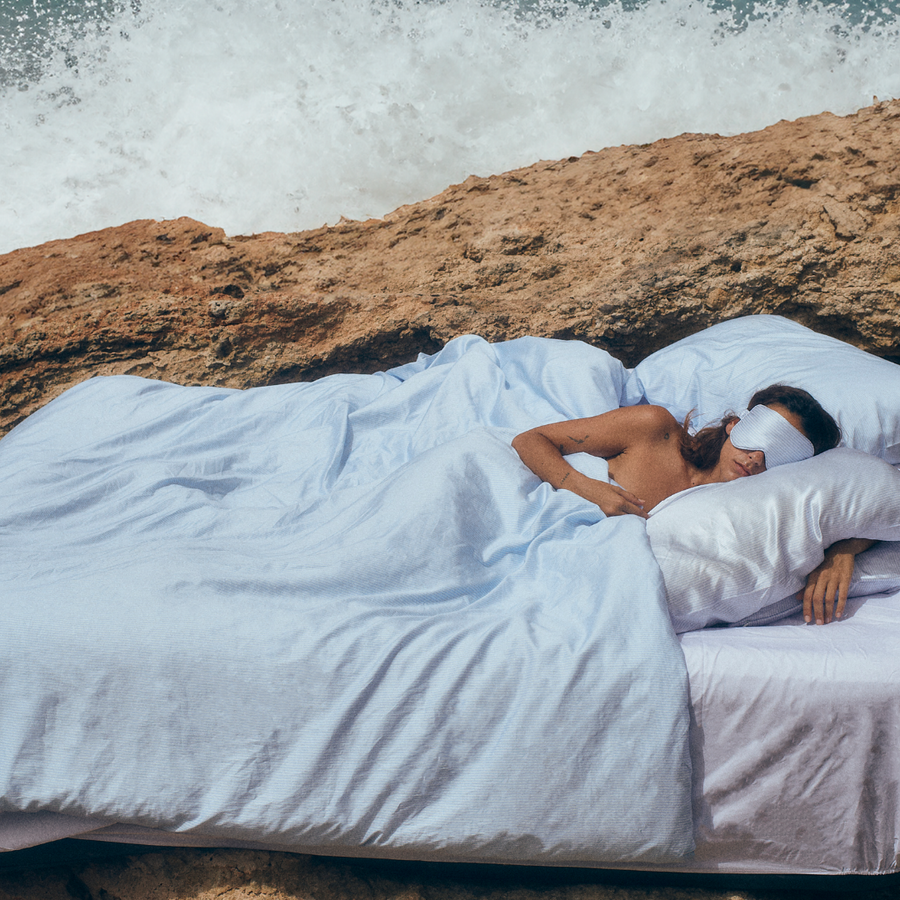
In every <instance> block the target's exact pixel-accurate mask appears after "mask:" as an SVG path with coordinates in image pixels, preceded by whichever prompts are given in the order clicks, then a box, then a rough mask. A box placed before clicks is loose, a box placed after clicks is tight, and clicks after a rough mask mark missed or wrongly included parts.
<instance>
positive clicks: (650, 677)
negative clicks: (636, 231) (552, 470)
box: [0, 337, 692, 864]
mask: <svg viewBox="0 0 900 900" xmlns="http://www.w3.org/2000/svg"><path fill="white" fill-rule="evenodd" d="M624 375H625V372H624V370H623V369H622V367H621V366H620V365H619V364H618V363H617V362H615V361H614V360H612V359H611V358H610V357H609V356H607V355H606V354H605V353H603V352H602V351H600V350H597V349H593V348H590V347H588V346H586V345H583V344H579V343H576V342H561V341H550V340H542V339H537V338H524V339H520V340H517V341H511V342H508V343H505V344H497V345H489V344H487V343H485V342H484V341H482V340H480V339H478V338H474V337H469V338H461V339H458V340H456V341H453V342H452V343H451V344H449V345H448V346H447V347H446V348H445V349H444V350H443V351H441V352H440V353H439V354H437V355H435V356H433V357H423V358H420V360H419V361H418V362H416V363H412V364H410V365H408V366H403V367H400V368H399V369H394V370H392V371H391V372H388V373H384V374H378V375H346V376H332V377H329V378H325V379H322V380H320V381H318V382H315V383H312V384H292V385H284V386H277V387H268V388H257V389H254V390H248V391H235V390H228V389H222V388H204V387H194V388H191V387H178V386H175V385H169V384H164V383H159V382H153V381H145V380H142V379H138V378H131V377H126V376H122V377H115V378H95V379H92V380H90V381H87V382H85V383H83V384H81V385H79V386H78V387H76V388H74V389H72V390H70V391H68V392H67V393H66V394H64V395H63V396H62V397H60V398H59V399H57V400H55V401H53V402H52V403H51V404H49V405H48V406H47V407H45V408H44V409H43V410H41V411H40V412H38V413H36V414H35V415H33V416H32V417H31V418H29V419H28V420H26V421H25V422H24V423H23V424H22V425H20V426H19V427H18V428H16V429H15V430H14V431H13V432H11V433H10V434H9V435H8V436H7V437H6V438H4V439H3V440H2V441H0V604H2V616H0V812H8V811H14V810H24V811H37V810H45V809H47V810H55V811H58V812H63V813H70V814H73V815H88V816H92V817H99V818H100V819H102V820H103V821H107V822H116V821H122V822H129V823H135V824H140V825H147V826H152V827H155V828H162V829H167V830H171V831H181V832H195V833H198V834H203V835H207V836H212V837H214V838H221V839H222V840H223V841H225V840H234V839H243V840H251V841H261V842H264V843H266V844H268V845H271V846H273V847H278V846H280V847H284V848H285V849H296V850H303V851H310V852H315V853H327V854H346V855H364V856H394V857H411V858H421V859H446V860H480V861H490V862H533V863H547V864H576V863H581V864H592V863H619V864H627V863H629V862H636V861H643V862H664V861H666V860H672V859H675V858H680V857H683V856H684V855H685V854H687V853H689V852H690V851H691V849H692V830H691V815H690V764H689V758H688V755H687V728H688V723H687V676H686V672H685V668H684V661H683V658H682V655H681V651H680V648H679V645H678V643H677V641H676V638H675V636H674V633H673V630H672V626H671V624H670V622H669V618H668V614H667V612H666V607H665V593H664V588H663V584H662V577H661V575H660V572H659V569H658V567H657V565H656V563H655V560H654V558H653V556H652V554H651V551H650V548H649V544H648V542H647V539H646V535H645V533H644V525H643V522H642V521H641V520H639V519H637V518H634V517H621V518H616V519H604V517H603V515H602V513H600V512H599V510H598V509H597V508H596V507H594V506H592V505H591V504H589V503H587V502H586V501H583V500H581V499H580V498H578V497H576V496H575V495H573V494H570V493H568V492H566V491H559V492H555V491H553V490H552V489H551V488H550V487H549V486H548V485H546V484H543V483H541V482H539V480H538V479H537V478H536V477H535V476H533V475H532V474H531V473H530V472H529V471H528V470H527V469H526V468H525V467H524V466H523V465H522V464H521V462H520V461H519V459H518V457H517V455H516V454H515V452H514V451H513V450H512V449H511V448H510V446H509V441H510V439H511V437H512V436H513V435H514V434H515V433H516V432H517V431H520V430H523V429H525V428H528V427H531V426H533V425H535V424H539V423H541V422H546V421H553V420H558V419H562V418H569V417H574V416H583V415H591V414H596V413H599V412H602V411H604V410H606V409H610V408H613V407H615V406H618V405H619V404H620V403H621V402H623V401H626V402H627V400H628V398H626V397H624V396H623V385H624Z"/></svg>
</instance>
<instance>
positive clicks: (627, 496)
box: [600, 484, 647, 519]
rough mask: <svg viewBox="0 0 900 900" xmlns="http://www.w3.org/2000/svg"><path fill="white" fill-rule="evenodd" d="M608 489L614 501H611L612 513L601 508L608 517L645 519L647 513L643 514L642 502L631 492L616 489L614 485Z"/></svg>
mask: <svg viewBox="0 0 900 900" xmlns="http://www.w3.org/2000/svg"><path fill="white" fill-rule="evenodd" d="M609 487H610V489H611V490H612V491H613V492H614V494H615V499H614V500H613V502H612V504H611V506H612V510H613V511H612V512H609V511H607V510H605V509H603V507H602V506H601V507H600V508H601V509H603V512H605V513H606V514H607V515H608V516H625V515H631V516H640V517H641V518H642V519H646V518H647V513H646V512H644V501H643V500H641V498H640V497H638V496H637V495H636V494H632V493H631V491H626V490H625V488H620V487H616V486H615V485H614V484H611V485H609Z"/></svg>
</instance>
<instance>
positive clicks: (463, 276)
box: [0, 101, 900, 433]
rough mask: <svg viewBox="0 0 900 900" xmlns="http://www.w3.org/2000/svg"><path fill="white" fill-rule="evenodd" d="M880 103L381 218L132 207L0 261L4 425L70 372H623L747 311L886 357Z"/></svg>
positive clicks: (532, 169) (892, 255) (892, 277)
mask: <svg viewBox="0 0 900 900" xmlns="http://www.w3.org/2000/svg"><path fill="white" fill-rule="evenodd" d="M898 198H900V101H893V102H888V103H879V104H877V105H875V106H872V107H869V108H867V109H863V110H860V111H859V112H858V113H856V114H855V115H852V116H848V117H846V118H837V117H835V116H832V115H830V114H829V113H823V114H822V115H819V116H813V117H810V118H805V119H800V120H798V121H796V122H780V123H778V124H777V125H773V126H771V127H770V128H766V129H764V130H763V131H759V132H755V133H753V134H744V135H738V136H736V137H728V138H723V137H719V136H717V135H698V134H685V135H682V136H680V137H677V138H671V139H667V140H661V141H657V142H656V143H653V144H648V145H644V146H632V147H616V148H611V149H608V150H603V151H601V152H599V153H586V154H585V155H584V156H582V157H580V158H577V157H572V158H570V159H566V160H561V161H557V162H540V163H537V164H535V165H533V166H529V167H528V168H525V169H519V170H517V171H515V172H508V173H506V174H504V175H495V176H491V177H490V178H478V177H475V176H472V177H470V178H468V179H466V181H464V182H463V183H462V184H458V185H454V186H452V187H450V188H448V189H447V190H445V191H444V192H443V193H442V194H439V195H437V196H436V197H433V198H431V199H430V200H425V201H423V202H421V203H416V204H413V205H411V206H404V207H401V208H400V209H398V210H396V211H395V212H393V213H391V214H390V215H389V216H387V217H385V218H384V219H377V220H376V219H373V220H369V221H366V222H347V221H344V222H342V223H341V224H339V225H337V226H335V227H333V228H320V229H317V230H314V231H306V232H302V233H299V234H271V233H269V234H260V235H255V236H252V237H233V238H228V237H226V236H225V234H224V232H223V231H222V230H221V229H218V228H213V227H211V226H208V225H203V224H201V223H200V222H195V221H192V220H191V219H178V220H175V221H167V222H155V221H139V222H131V223H129V224H127V225H122V226H121V227H118V228H109V229H106V230H103V231H98V232H94V233H91V234H85V235H81V236H80V237H76V238H72V239H70V240H63V241H52V242H50V243H48V244H44V245H42V246H40V247H35V248H31V249H25V250H18V251H15V252H13V253H10V254H7V255H5V256H2V257H0V329H2V331H0V337H2V349H0V433H2V432H3V431H5V430H8V429H9V428H10V427H11V426H12V425H14V424H15V423H16V422H18V421H20V420H21V419H22V418H24V417H25V416H26V415H28V414H29V413H30V412H33V411H34V410H35V409H37V408H38V407H39V406H40V405H42V404H43V403H45V402H46V401H47V400H49V399H50V398H52V397H54V396H56V395H57V394H59V393H60V392H61V391H62V390H64V389H65V388H66V387H69V386H70V385H72V384H75V383H77V382H78V381H81V380H82V379H84V378H87V377H89V376H90V375H95V374H111V373H132V374H137V375H144V376H148V377H151V378H164V379H168V380H171V381H176V382H181V383H185V384H218V385H227V386H231V387H248V386H252V385H261V384H274V383H281V382H286V381H293V380H307V379H312V378H316V377H318V376H320V375H324V374H327V373H331V372H338V371H373V370H376V369H379V368H383V367H386V366H390V365H392V364H395V363H399V362H404V361H407V360H409V359H411V358H413V357H414V356H415V354H416V353H417V352H419V351H425V352H433V351H435V350H437V349H438V348H439V347H441V346H442V345H443V344H444V343H445V342H446V341H448V340H449V339H450V338H452V337H454V336H456V335H459V334H462V333H465V332H477V333H478V334H481V335H483V336H484V337H487V338H489V339H491V340H503V339H506V338H512V337H517V336H519V335H523V334H539V335H546V336H552V337H563V338H578V339H581V340H585V341H589V342H591V343H593V344H596V345H597V346H600V347H604V348H606V349H608V350H610V351H611V352H612V353H613V354H615V355H617V356H619V357H620V358H621V359H622V360H623V361H624V362H625V363H626V364H629V365H633V364H634V363H636V362H637V361H638V360H639V359H640V358H641V357H643V356H644V355H646V354H647V353H650V352H652V351H653V350H656V349H657V348H659V347H661V346H663V345H665V344H668V343H671V342H672V341H674V340H677V339H678V338H681V337H684V336H685V335H687V334H690V333H692V332H695V331H698V330H700V329H702V328H705V327H707V326H709V325H711V324H714V323H715V322H719V321H722V320H723V319H729V318H733V317H735V316H740V315H746V314H748V313H778V314H780V315H784V316H788V317H790V318H793V319H796V320H797V321H799V322H802V323H804V324H806V325H809V326H811V327H813V328H815V329H817V330H819V331H823V332H826V333H828V334H832V335H834V336H836V337H839V338H842V339H844V340H848V341H850V342H851V343H854V344H856V345H857V346H860V347H863V348H865V349H866V350H870V351H871V352H873V353H877V354H880V355H882V356H888V357H897V356H900V340H898V335H900V244H898V221H900V200H898Z"/></svg>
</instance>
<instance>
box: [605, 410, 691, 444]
mask: <svg viewBox="0 0 900 900" xmlns="http://www.w3.org/2000/svg"><path fill="white" fill-rule="evenodd" d="M620 412H622V413H625V414H626V415H627V417H628V420H629V424H631V425H632V427H634V428H636V429H639V430H640V431H641V432H642V433H643V434H644V435H645V436H646V437H648V438H659V439H662V440H668V439H669V438H670V437H673V436H675V435H680V434H681V430H682V427H681V425H680V424H679V422H678V420H677V419H676V418H675V416H673V415H672V413H670V412H669V411H668V410H667V409H666V408H665V407H662V406H652V405H647V406H623V407H622V408H621V409H620Z"/></svg>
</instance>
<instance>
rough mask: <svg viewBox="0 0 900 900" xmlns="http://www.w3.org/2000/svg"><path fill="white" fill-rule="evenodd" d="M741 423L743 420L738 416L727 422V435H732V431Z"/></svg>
mask: <svg viewBox="0 0 900 900" xmlns="http://www.w3.org/2000/svg"><path fill="white" fill-rule="evenodd" d="M740 421H741V420H740V419H739V418H738V417H737V416H735V417H734V418H733V419H732V420H731V421H729V422H726V423H725V434H728V435H730V434H731V429H732V428H734V426H735V425H737V423H738V422H740Z"/></svg>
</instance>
